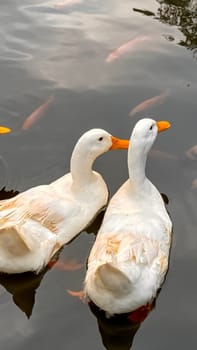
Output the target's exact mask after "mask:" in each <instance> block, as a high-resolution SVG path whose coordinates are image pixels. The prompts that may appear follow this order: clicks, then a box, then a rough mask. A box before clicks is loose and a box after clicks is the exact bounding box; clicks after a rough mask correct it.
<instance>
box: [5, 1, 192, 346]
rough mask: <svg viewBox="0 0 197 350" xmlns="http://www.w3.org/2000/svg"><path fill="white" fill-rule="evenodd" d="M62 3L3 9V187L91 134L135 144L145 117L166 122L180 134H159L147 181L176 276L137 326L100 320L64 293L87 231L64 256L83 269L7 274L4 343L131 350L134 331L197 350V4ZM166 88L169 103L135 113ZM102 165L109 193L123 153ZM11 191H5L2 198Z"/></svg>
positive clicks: (55, 170) (52, 166) (43, 177)
mask: <svg viewBox="0 0 197 350" xmlns="http://www.w3.org/2000/svg"><path fill="white" fill-rule="evenodd" d="M59 2H61V1H59ZM59 2H58V0H51V1H50V0H48V1H47V0H46V1H38V0H20V1H19V0H12V1H7V0H4V1H3V0H2V1H1V4H0V28H1V31H0V36H1V40H0V116H1V118H0V123H1V124H4V125H6V126H9V127H11V128H12V130H13V132H12V134H9V135H2V136H1V137H0V149H1V158H0V186H1V188H3V187H5V189H6V191H11V190H13V191H22V190H25V189H27V188H29V187H32V186H35V185H37V184H41V183H49V182H50V181H51V180H53V179H55V178H57V177H59V176H62V175H63V174H64V173H65V172H67V171H68V170H69V159H70V155H71V152H72V148H73V146H74V144H75V142H76V140H77V139H78V137H79V136H80V135H81V134H82V133H83V132H84V131H86V130H88V129H90V128H92V127H101V128H104V129H106V130H108V131H109V132H111V133H112V134H114V135H117V136H119V137H122V138H127V137H129V136H130V132H131V130H132V127H133V126H134V124H135V122H136V121H137V120H138V119H140V118H141V117H144V116H151V117H153V118H156V119H166V120H169V121H170V122H171V124H172V127H171V129H170V130H168V132H166V133H165V134H162V135H161V136H160V137H158V140H157V142H156V144H155V146H154V149H155V150H159V151H160V153H158V152H155V153H154V152H153V153H152V154H151V155H150V157H149V162H148V168H147V174H148V176H149V178H150V179H151V180H152V181H153V183H154V184H155V185H157V187H158V188H159V190H160V191H161V192H162V193H165V194H166V195H167V197H168V199H169V204H168V210H169V212H170V215H171V217H172V221H173V225H174V239H173V246H172V250H171V263H170V269H169V273H168V276H167V279H166V281H165V284H164V286H163V288H162V291H161V293H160V295H159V297H158V299H157V303H156V307H155V309H154V310H153V311H152V312H151V314H150V315H149V316H148V318H147V319H146V320H145V321H144V322H143V324H141V326H140V328H139V329H137V328H136V329H131V326H130V325H128V324H124V322H123V323H122V322H120V324H112V323H110V322H107V321H106V320H105V319H103V318H102V315H100V316H99V318H98V320H97V318H96V317H95V315H94V313H93V312H91V310H90V309H89V307H88V306H87V305H84V304H82V303H81V302H80V301H79V300H78V299H76V298H74V297H71V296H70V295H68V293H67V289H73V290H79V289H80V288H81V287H82V282H83V279H84V275H85V262H86V259H87V257H88V253H89V250H90V249H91V246H92V244H93V241H94V233H93V231H95V229H91V230H90V232H89V233H87V232H83V233H82V234H81V235H80V236H78V237H77V238H76V239H75V240H74V241H73V242H72V243H71V244H69V245H67V246H66V247H65V248H64V249H63V251H62V252H61V254H60V259H61V260H66V261H68V260H70V259H73V258H75V259H76V260H77V261H78V262H80V263H84V267H83V268H81V269H80V270H77V271H62V270H58V269H56V268H55V267H54V268H52V269H50V270H48V271H46V273H45V274H44V273H43V274H42V275H40V276H34V275H29V274H27V275H25V276H17V277H14V276H12V277H11V278H6V277H3V276H2V277H1V278H0V281H1V287H0V310H1V313H0V334H1V336H0V348H1V349H3V350H13V349H14V350H18V349H20V350H23V349H25V350H26V349H28V350H31V349H43V348H46V349H48V350H50V349H54V348H57V349H58V350H63V349H66V350H75V349H76V350H77V349H79V348H82V349H86V350H90V349H91V350H92V349H94V350H100V349H105V348H106V349H109V350H115V349H119V350H126V349H130V344H131V342H132V337H133V336H134V335H135V338H134V339H133V346H132V349H136V350H138V349H151V350H154V349H155V350H158V349H159V350H163V349H179V350H182V349H184V350H185V348H186V347H187V348H189V349H190V348H195V346H196V322H197V307H196V290H197V279H196V266H197V232H196V231H197V230H196V227H197V218H196V209H197V188H195V186H192V182H193V181H194V180H195V179H196V178H197V158H195V156H194V159H192V160H191V159H189V158H188V157H186V154H185V152H186V151H187V150H188V149H189V148H190V147H192V146H194V145H196V144H197V132H196V130H197V117H196V97H197V16H196V11H197V3H196V1H178V0H177V1H152V0H146V1H145V0H141V1H138V0H135V1H131V0H130V1H129V0H128V1H127V0H125V1H123V0H122V1H118V0H105V1H104V0H97V1H96V0H89V1H88V0H84V1H81V3H78V4H75V5H73V6H70V7H67V8H57V7H56V6H55V5H57V4H58V3H59ZM144 35H146V36H149V37H150V40H148V41H147V42H144V43H141V44H140V45H139V46H138V47H136V49H135V50H133V51H130V52H127V53H125V54H123V55H122V56H121V57H119V58H118V59H117V60H114V61H113V62H111V63H106V61H105V60H106V57H107V56H108V55H109V54H110V52H112V51H113V50H114V49H116V48H117V47H119V46H121V45H122V44H124V43H125V42H128V41H129V40H131V39H132V38H134V37H140V36H144ZM165 91H166V92H167V97H166V99H165V100H164V101H163V102H162V103H161V104H159V105H156V106H153V107H152V108H151V109H149V110H147V111H143V112H142V113H139V114H137V115H135V116H134V117H132V118H131V117H129V116H128V114H129V111H130V110H131V109H132V108H133V107H135V106H136V105H137V104H138V103H140V102H142V101H144V100H146V99H148V98H150V97H153V96H155V95H159V94H161V93H162V92H165ZM50 95H53V96H54V101H53V103H52V104H51V105H50V107H49V109H48V111H47V113H46V114H45V115H44V116H43V118H41V119H40V120H39V121H38V122H37V123H35V124H34V125H33V126H32V127H31V128H29V129H28V130H26V131H22V130H21V127H22V124H23V122H24V120H25V119H26V118H27V116H28V115H29V114H30V113H31V112H32V111H33V110H35V109H36V108H37V107H38V106H39V105H40V104H42V103H43V102H44V101H45V100H47V99H48V97H49V96H50ZM95 169H97V170H98V171H99V172H101V173H102V174H103V177H104V178H105V180H106V182H107V183H108V185H109V189H110V193H111V194H113V193H114V191H115V190H116V189H117V188H118V187H119V186H120V184H121V183H122V182H123V181H124V180H125V179H126V178H127V176H128V174H127V164H126V152H124V151H118V152H109V153H108V154H105V155H103V156H102V157H100V158H99V159H98V160H97V161H96V164H95ZM8 195H12V193H5V192H3V191H2V198H4V197H5V196H8ZM97 317H98V314H97ZM135 332H136V334H135ZM117 334H118V336H117ZM116 337H117V338H116ZM103 343H104V344H105V346H104V345H103Z"/></svg>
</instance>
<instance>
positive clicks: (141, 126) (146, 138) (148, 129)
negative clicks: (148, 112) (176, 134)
mask: <svg viewBox="0 0 197 350" xmlns="http://www.w3.org/2000/svg"><path fill="white" fill-rule="evenodd" d="M168 128H170V123H169V122H168V121H156V120H154V119H150V118H144V119H141V120H139V121H138V122H137V124H136V125H135V127H134V129H133V132H132V135H131V139H132V142H131V143H132V146H131V147H135V145H136V146H137V147H138V148H143V150H144V153H148V152H149V150H150V149H151V147H152V145H153V143H154V141H155V139H156V137H157V134H158V133H160V132H161V131H164V130H166V129H168Z"/></svg>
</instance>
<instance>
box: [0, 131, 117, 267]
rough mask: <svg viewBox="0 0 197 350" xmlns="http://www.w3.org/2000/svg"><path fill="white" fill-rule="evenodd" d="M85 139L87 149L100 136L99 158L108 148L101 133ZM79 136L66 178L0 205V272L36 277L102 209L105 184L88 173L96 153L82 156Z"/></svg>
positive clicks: (109, 140) (91, 172) (97, 174)
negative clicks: (23, 273)
mask: <svg viewBox="0 0 197 350" xmlns="http://www.w3.org/2000/svg"><path fill="white" fill-rule="evenodd" d="M88 133H90V135H89V134H88ZM86 134H88V135H86ZM86 134H84V135H86V136H89V138H90V140H89V138H88V137H86V138H85V141H86V142H85V143H87V144H89V143H90V141H91V139H92V138H93V140H94V139H95V137H96V140H97V139H98V138H99V137H103V138H104V137H106V139H107V142H108V145H107V147H106V145H104V148H103V147H101V146H100V145H98V147H99V148H101V149H100V154H102V153H104V151H107V150H108V149H109V148H110V147H112V142H111V136H110V135H109V134H108V133H107V132H105V131H103V130H102V129H93V130H92V131H91V132H87V133H86ZM99 135H102V136H99ZM84 137H85V136H82V137H81V139H82V140H80V141H79V142H78V144H77V145H76V146H75V149H74V151H73V154H72V157H71V172H70V173H68V174H66V175H64V176H62V177H61V178H59V179H57V180H55V181H53V182H52V183H51V184H49V185H41V186H36V187H34V188H31V189H29V190H27V191H25V192H23V193H20V194H18V195H17V196H16V197H14V198H11V199H8V200H3V201H1V202H0V271H1V272H5V273H21V272H25V271H34V272H36V273H38V272H39V271H41V270H42V269H43V268H44V267H45V266H46V265H47V263H48V262H49V261H50V260H51V258H52V257H53V255H54V254H55V253H56V252H57V251H58V250H59V249H60V248H61V247H62V246H63V245H64V244H66V243H68V242H69V241H70V240H71V239H73V238H74V237H75V236H76V235H77V234H78V233H80V232H81V231H82V230H83V229H84V228H85V227H87V226H88V225H89V224H90V222H91V221H92V220H93V219H94V217H95V216H96V215H97V214H98V213H99V211H100V210H102V208H103V207H104V206H105V205H106V204H107V200H108V189H107V185H106V184H105V182H104V180H103V178H102V176H101V175H100V174H99V173H97V172H95V171H93V170H92V164H93V161H94V160H95V158H96V155H97V156H98V150H94V151H93V152H90V154H88V152H89V151H88V149H87V147H85V143H84ZM87 141H88V142H87ZM83 143H84V145H83ZM83 146H84V147H83ZM89 146H90V149H91V148H92V147H91V145H89ZM101 150H102V151H101Z"/></svg>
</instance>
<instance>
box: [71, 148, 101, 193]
mask: <svg viewBox="0 0 197 350" xmlns="http://www.w3.org/2000/svg"><path fill="white" fill-rule="evenodd" d="M94 160H95V159H94V157H92V156H91V155H87V152H84V154H83V152H82V150H80V152H79V150H78V147H76V148H75V149H74V151H73V154H72V157H71V162H70V171H71V175H72V179H73V185H74V187H75V188H81V187H82V186H84V185H86V184H87V183H90V182H91V181H92V178H93V170H92V166H93V163H94Z"/></svg>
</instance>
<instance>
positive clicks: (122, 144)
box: [110, 136, 129, 149]
mask: <svg viewBox="0 0 197 350" xmlns="http://www.w3.org/2000/svg"><path fill="white" fill-rule="evenodd" d="M111 141H112V145H111V147H110V149H127V148H128V147H129V140H121V139H118V138H117V137H114V136H111Z"/></svg>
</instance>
